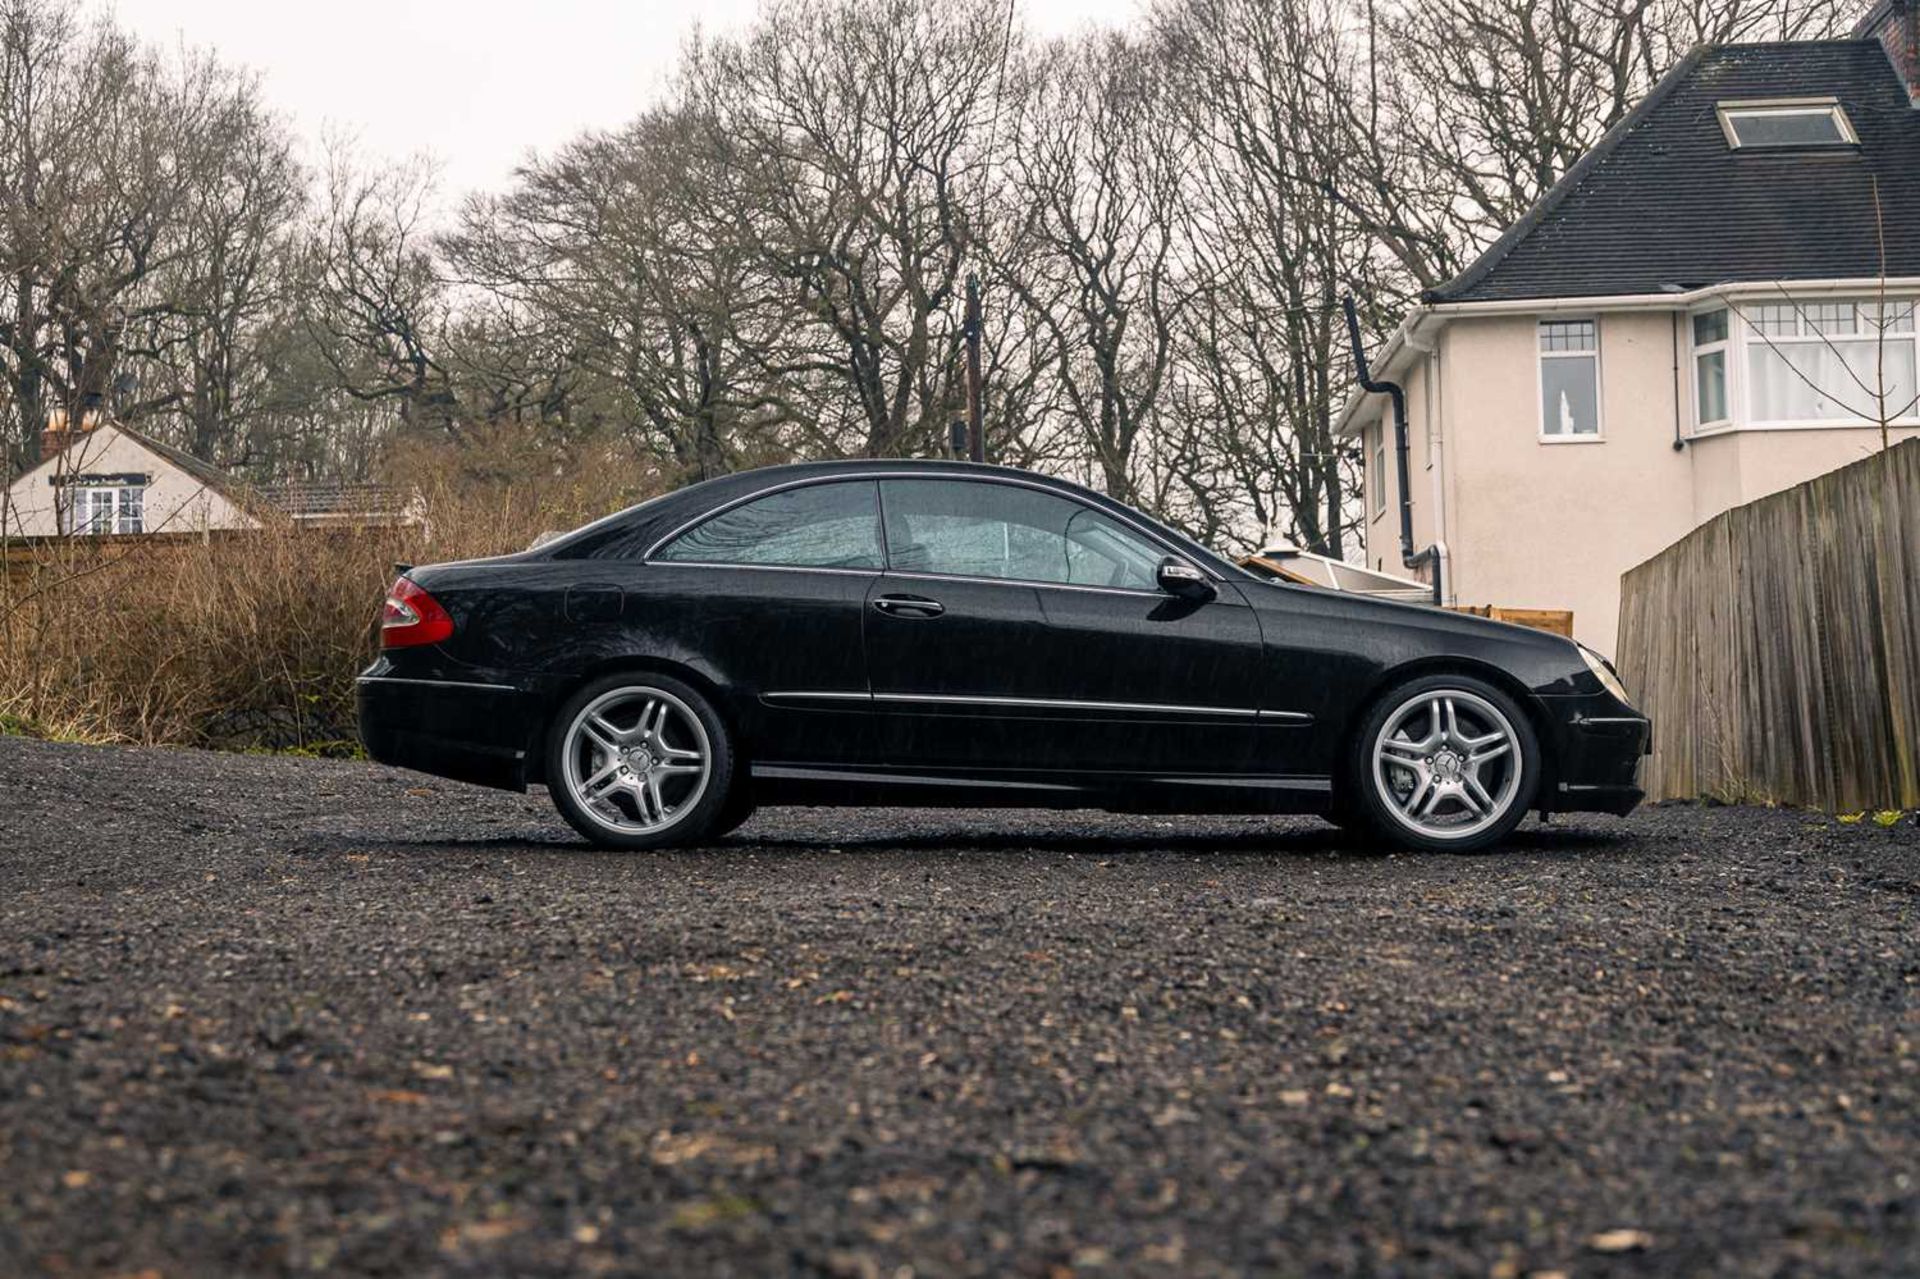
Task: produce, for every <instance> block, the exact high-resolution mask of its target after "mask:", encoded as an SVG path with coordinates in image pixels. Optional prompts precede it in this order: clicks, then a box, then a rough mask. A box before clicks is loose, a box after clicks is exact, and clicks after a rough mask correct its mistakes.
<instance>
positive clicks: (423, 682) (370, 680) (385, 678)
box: [354, 675, 520, 693]
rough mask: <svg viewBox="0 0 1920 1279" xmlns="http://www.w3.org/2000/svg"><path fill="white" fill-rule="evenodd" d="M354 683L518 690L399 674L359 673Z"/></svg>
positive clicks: (492, 691)
mask: <svg viewBox="0 0 1920 1279" xmlns="http://www.w3.org/2000/svg"><path fill="white" fill-rule="evenodd" d="M354 683H356V684H407V685H411V686H415V687H420V688H469V689H478V690H481V691H483V692H488V693H517V692H519V691H520V690H519V689H518V688H516V687H514V686H513V685H512V684H477V683H475V682H473V681H472V680H462V679H408V678H405V677H403V676H400V675H360V676H357V677H355V679H354Z"/></svg>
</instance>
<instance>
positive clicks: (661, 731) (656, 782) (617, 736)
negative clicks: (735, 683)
mask: <svg viewBox="0 0 1920 1279" xmlns="http://www.w3.org/2000/svg"><path fill="white" fill-rule="evenodd" d="M548 750H549V753H548V760H547V789H548V790H549V792H551V794H552V796H553V800H554V804H555V806H556V807H558V808H559V810H560V812H561V815H562V816H564V817H566V819H567V820H568V821H569V822H571V823H572V824H573V826H574V829H576V830H578V831H579V832H580V833H581V834H583V835H585V836H587V838H589V839H591V840H593V841H595V842H596V843H600V844H606V845H609V846H612V847H620V848H657V847H662V846H665V845H668V844H681V843H690V842H694V841H697V840H698V839H700V838H702V837H703V836H704V835H706V834H707V833H709V831H710V830H711V828H712V827H713V825H714V821H715V818H716V815H717V814H718V813H719V811H720V810H721V809H722V807H723V801H724V800H725V799H726V797H727V795H728V793H729V791H730V789H731V787H732V784H733V777H732V772H733V767H732V761H733V756H732V751H731V749H730V745H729V743H728V741H727V734H726V729H725V726H724V725H723V724H722V722H721V720H720V718H719V716H718V715H717V714H715V712H714V710H713V708H712V707H711V706H709V705H708V704H707V702H706V699H705V698H703V697H701V696H700V694H699V693H698V692H696V691H695V690H694V689H691V688H689V687H687V686H686V685H685V684H682V683H680V682H679V681H678V680H672V679H668V678H666V677H664V676H646V677H637V676H610V677H607V678H605V679H601V680H597V681H595V682H594V683H592V684H589V685H588V686H587V687H586V688H584V689H582V690H580V691H579V692H578V693H576V694H575V695H574V696H573V697H572V698H571V699H570V700H569V701H568V703H567V705H566V706H564V707H563V708H562V709H561V713H560V714H559V715H558V716H557V717H556V719H555V724H554V733H553V738H552V741H551V743H550V745H549V748H548Z"/></svg>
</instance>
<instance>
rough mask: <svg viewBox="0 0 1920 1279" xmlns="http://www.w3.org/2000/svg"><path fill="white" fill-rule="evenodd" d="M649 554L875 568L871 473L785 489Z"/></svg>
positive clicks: (876, 526)
mask: <svg viewBox="0 0 1920 1279" xmlns="http://www.w3.org/2000/svg"><path fill="white" fill-rule="evenodd" d="M653 558H654V559H655V560H659V561H663V562H665V563H682V564H684V563H697V564H745V565H766V566H769V567H780V568H851V569H863V568H866V569H877V568H879V567H880V563H881V555H880V505H879V498H878V496H877V493H876V490H875V486H874V482H873V481H872V480H851V481H846V482H843V483H838V484H809V485H806V486H805V487H802V488H793V489H784V490H782V491H781V492H778V493H770V494H768V495H767V496H766V497H760V498H755V499H754V500H753V501H751V502H747V503H744V504H743V505H740V506H736V507H734V508H732V509H731V510H727V511H722V512H721V513H720V514H718V515H716V516H714V517H713V518H712V519H710V520H706V521H704V522H703V523H700V524H696V525H694V526H693V527H692V528H690V529H688V530H687V531H686V532H684V533H682V534H681V535H680V536H678V537H676V538H674V539H673V541H671V542H669V543H667V544H666V545H665V546H663V547H661V548H660V549H659V550H658V551H656V552H655V553H654V556H653Z"/></svg>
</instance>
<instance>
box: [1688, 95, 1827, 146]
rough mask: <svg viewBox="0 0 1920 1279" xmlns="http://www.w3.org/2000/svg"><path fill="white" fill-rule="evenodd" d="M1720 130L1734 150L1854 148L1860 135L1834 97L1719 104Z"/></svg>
mask: <svg viewBox="0 0 1920 1279" xmlns="http://www.w3.org/2000/svg"><path fill="white" fill-rule="evenodd" d="M1718 110H1719V113H1720V128H1721V129H1722V131H1724V132H1725V133H1726V135H1727V145H1728V146H1729V147H1732V148H1733V149H1734V150H1735V151H1797V150H1803V149H1808V148H1820V147H1857V146H1859V145H1860V138H1859V135H1858V134H1856V133H1854V131H1853V122H1852V121H1851V120H1849V119H1847V112H1846V108H1844V107H1842V106H1841V105H1840V102H1839V100H1838V99H1836V98H1776V99H1771V100H1768V101H1755V102H1722V103H1720V104H1719V107H1718Z"/></svg>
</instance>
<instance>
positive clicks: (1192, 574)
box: [1153, 555, 1214, 600]
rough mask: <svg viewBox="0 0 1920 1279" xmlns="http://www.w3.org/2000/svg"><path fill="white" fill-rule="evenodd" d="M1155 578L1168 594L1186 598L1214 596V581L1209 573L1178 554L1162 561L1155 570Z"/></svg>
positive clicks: (1195, 598) (1209, 597)
mask: <svg viewBox="0 0 1920 1279" xmlns="http://www.w3.org/2000/svg"><path fill="white" fill-rule="evenodd" d="M1153 580H1154V582H1155V583H1156V584H1157V585H1158V586H1159V587H1160V589H1161V590H1163V591H1165V592H1166V593H1167V594H1169V595H1177V596H1179V597H1180V598H1181V599H1184V600H1208V599H1212V598H1213V594H1214V592H1213V583H1212V582H1209V581H1208V580H1207V575H1206V574H1205V573H1202V572H1201V571H1200V570H1199V569H1197V568H1195V567H1194V566H1193V565H1191V564H1189V563H1187V562H1186V561H1185V560H1183V559H1181V558H1180V557H1179V556H1177V555H1169V556H1167V557H1166V558H1165V559H1163V560H1161V561H1160V566H1159V567H1158V568H1156V569H1154V571H1153Z"/></svg>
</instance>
